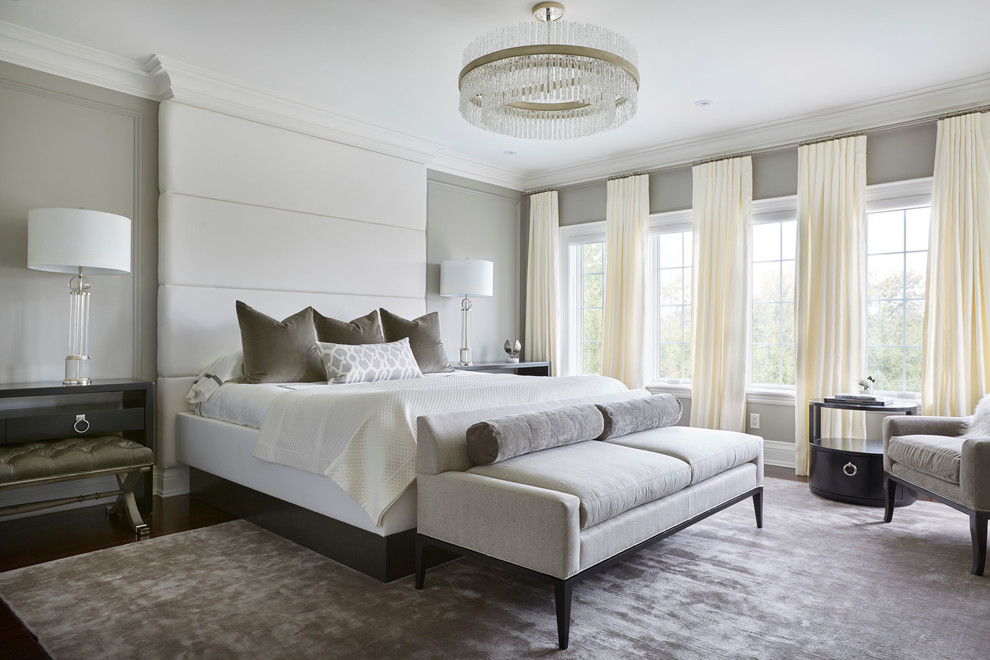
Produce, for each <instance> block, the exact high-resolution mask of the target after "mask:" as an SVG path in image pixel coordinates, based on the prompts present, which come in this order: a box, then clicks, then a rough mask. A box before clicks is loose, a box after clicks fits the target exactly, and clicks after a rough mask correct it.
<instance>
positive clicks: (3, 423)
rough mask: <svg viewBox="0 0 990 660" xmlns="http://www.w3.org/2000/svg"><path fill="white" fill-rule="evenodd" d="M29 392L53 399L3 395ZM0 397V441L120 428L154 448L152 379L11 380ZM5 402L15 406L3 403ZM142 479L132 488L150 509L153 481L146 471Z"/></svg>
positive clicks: (1, 388) (90, 433)
mask: <svg viewBox="0 0 990 660" xmlns="http://www.w3.org/2000/svg"><path fill="white" fill-rule="evenodd" d="M85 395H97V396H96V397H94V396H85ZM30 397H53V398H54V399H55V403H54V405H41V406H38V407H30V406H29V404H27V402H26V401H25V402H10V401H7V400H10V399H28V398H30ZM0 399H3V400H4V403H3V406H5V407H3V408H2V409H0V445H3V444H19V443H24V442H33V441H36V440H54V439H57V438H72V437H79V436H97V435H105V434H108V433H121V434H122V435H123V436H124V437H125V438H127V439H128V440H133V441H134V442H137V443H139V444H142V445H144V446H146V447H151V448H152V449H154V440H155V430H154V429H155V384H154V383H153V382H151V381H140V380H131V379H118V380H94V381H93V382H92V384H90V385H63V384H62V383H12V384H8V385H0ZM93 399H98V401H94V400H93ZM8 403H13V404H14V407H6V406H7V404H8ZM18 403H23V405H21V406H18V405H17V404H18ZM25 406H27V407H25ZM142 481H143V482H144V483H143V484H142V483H138V485H137V487H136V488H135V489H134V493H135V495H136V500H137V504H138V508H139V510H140V511H141V512H143V513H149V512H150V511H151V504H152V493H153V490H152V489H153V483H152V479H151V477H150V475H148V474H146V475H144V476H143V477H142Z"/></svg>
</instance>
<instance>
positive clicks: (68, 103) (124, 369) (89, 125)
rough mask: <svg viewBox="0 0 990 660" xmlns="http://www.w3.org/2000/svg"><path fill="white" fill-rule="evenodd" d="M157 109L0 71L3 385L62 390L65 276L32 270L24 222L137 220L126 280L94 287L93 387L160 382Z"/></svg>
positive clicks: (103, 278)
mask: <svg viewBox="0 0 990 660" xmlns="http://www.w3.org/2000/svg"><path fill="white" fill-rule="evenodd" d="M157 141H158V104H157V103H154V102H151V101H146V100H143V99H139V98H135V97H131V96H127V95H125V94H120V93H117V92H111V91H108V90H105V89H100V88H97V87H93V86H90V85H86V84H83V83H78V82H74V81H70V80H67V79H64V78H59V77H57V76H52V75H48V74H44V73H39V72H37V71H32V70H30V69H25V68H22V67H18V66H15V65H12V64H9V63H6V62H0V281H2V284H3V286H0V309H2V310H3V312H2V313H0V346H3V351H2V352H0V383H11V382H37V381H61V380H62V378H64V376H65V368H64V365H65V355H66V353H67V352H68V326H69V303H68V288H67V286H68V281H69V276H67V275H60V274H57V273H45V272H37V271H33V270H28V268H27V215H28V210H29V209H32V208H40V207H46V206H54V207H69V208H87V209H93V210H98V211H106V212H110V213H116V214H119V215H123V216H126V217H128V218H130V219H131V221H132V224H131V234H132V237H131V241H132V258H131V262H132V263H131V273H130V274H128V275H96V276H92V277H90V281H91V282H92V287H93V288H92V298H91V303H90V306H91V309H90V314H91V319H90V351H89V352H90V356H91V358H92V366H91V375H92V376H93V377H95V378H114V377H116V378H130V377H136V378H141V379H153V378H154V377H155V375H156V373H157V369H156V362H155V355H156V330H155V307H156V296H155V291H156V289H157V284H158V278H157V270H158V263H157V243H158V235H157V234H158V229H157V201H158V181H157V179H158V165H157V162H158V144H157Z"/></svg>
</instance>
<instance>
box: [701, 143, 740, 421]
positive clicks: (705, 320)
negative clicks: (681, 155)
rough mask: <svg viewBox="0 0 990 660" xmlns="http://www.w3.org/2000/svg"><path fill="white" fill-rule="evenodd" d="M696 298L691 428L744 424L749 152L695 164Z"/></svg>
mask: <svg viewBox="0 0 990 660" xmlns="http://www.w3.org/2000/svg"><path fill="white" fill-rule="evenodd" d="M693 176H694V202H693V210H694V262H693V264H692V271H693V282H692V296H691V302H692V305H691V328H692V338H691V342H692V344H691V345H692V359H691V426H701V427H704V428H710V429H723V430H726V431H738V432H742V431H744V430H745V428H746V381H747V368H748V364H749V360H748V359H746V356H747V355H748V350H747V349H748V345H749V323H748V319H749V309H748V308H749V288H750V276H749V249H748V245H749V240H750V238H749V237H750V231H749V230H750V225H751V223H752V216H753V164H752V159H751V158H750V157H749V156H745V157H742V158H730V159H725V160H719V161H716V162H713V163H706V164H703V165H696V166H695V167H694V168H693Z"/></svg>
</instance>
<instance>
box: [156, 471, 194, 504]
mask: <svg viewBox="0 0 990 660" xmlns="http://www.w3.org/2000/svg"><path fill="white" fill-rule="evenodd" d="M188 493H189V467H188V466H186V465H175V466H173V467H169V468H161V467H158V466H157V465H156V466H155V495H158V496H159V497H172V496H173V495H186V494H188Z"/></svg>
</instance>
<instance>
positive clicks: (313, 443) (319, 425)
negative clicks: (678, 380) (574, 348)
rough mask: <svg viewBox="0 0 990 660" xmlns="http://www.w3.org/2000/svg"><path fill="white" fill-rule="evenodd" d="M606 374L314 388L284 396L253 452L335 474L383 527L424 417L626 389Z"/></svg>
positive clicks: (411, 467)
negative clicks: (384, 516)
mask: <svg viewBox="0 0 990 660" xmlns="http://www.w3.org/2000/svg"><path fill="white" fill-rule="evenodd" d="M626 389H627V388H626V386H625V385H623V384H622V383H621V382H619V381H617V380H614V379H611V378H604V377H602V376H572V377H567V378H541V377H535V376H532V377H520V376H512V375H502V374H498V375H489V376H486V377H485V378H416V379H410V380H392V381H384V382H379V383H354V384H351V385H347V386H346V390H345V389H342V388H341V386H340V385H328V386H318V387H309V388H306V389H304V390H299V391H295V392H286V393H285V394H282V395H280V396H278V397H277V398H276V399H275V400H274V401H273V402H272V404H271V406H270V407H269V409H268V414H267V415H266V416H265V420H264V422H263V423H262V425H261V432H260V434H259V436H258V442H257V444H256V445H255V449H254V455H255V456H256V457H257V458H260V459H262V460H265V461H270V462H272V463H281V464H282V465H288V466H291V467H294V468H298V469H300V470H306V471H307V472H315V473H317V474H325V475H327V476H328V477H330V478H331V479H333V480H334V481H335V482H336V483H337V484H338V485H339V486H340V487H341V488H343V489H344V490H345V491H346V492H347V493H348V494H350V496H351V497H353V498H354V500H355V501H356V502H357V503H358V504H360V505H361V506H362V507H363V508H364V510H365V511H367V512H368V514H369V515H370V516H371V519H372V520H374V521H376V524H381V516H382V513H383V512H384V511H385V509H387V508H388V507H389V506H390V505H391V504H392V503H393V502H394V501H395V500H396V499H397V498H398V497H399V495H401V494H402V491H403V490H405V489H406V487H407V486H408V485H409V484H410V483H411V482H412V480H413V478H414V477H415V461H416V418H417V417H419V416H420V415H430V414H434V413H444V412H454V411H457V410H471V409H474V408H489V407H495V406H504V405H512V404H517V403H526V402H531V401H548V400H554V399H567V398H571V397H578V396H585V395H589V394H600V393H607V392H620V391H624V390H626Z"/></svg>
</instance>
